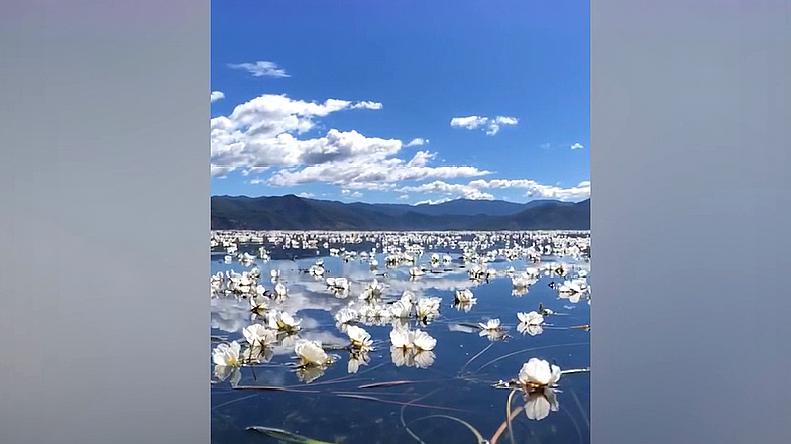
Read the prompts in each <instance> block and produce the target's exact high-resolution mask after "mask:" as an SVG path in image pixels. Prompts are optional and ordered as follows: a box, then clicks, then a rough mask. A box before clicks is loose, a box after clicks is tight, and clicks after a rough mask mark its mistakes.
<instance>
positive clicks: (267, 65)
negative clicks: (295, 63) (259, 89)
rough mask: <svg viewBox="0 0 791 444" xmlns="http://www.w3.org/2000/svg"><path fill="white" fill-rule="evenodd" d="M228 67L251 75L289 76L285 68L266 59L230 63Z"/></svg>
mask: <svg viewBox="0 0 791 444" xmlns="http://www.w3.org/2000/svg"><path fill="white" fill-rule="evenodd" d="M228 67H229V68H233V69H243V70H245V71H247V72H249V73H250V75H252V76H253V77H291V76H289V75H288V73H286V70H285V69H283V68H281V67H279V66H277V64H276V63H273V62H268V61H266V60H259V61H257V62H252V63H249V62H248V63H230V64H228Z"/></svg>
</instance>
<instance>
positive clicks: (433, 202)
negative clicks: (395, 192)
mask: <svg viewBox="0 0 791 444" xmlns="http://www.w3.org/2000/svg"><path fill="white" fill-rule="evenodd" d="M451 200H453V199H450V198H445V199H436V200H435V199H426V200H421V201H418V202H415V205H438V204H441V203H445V202H450V201H451Z"/></svg>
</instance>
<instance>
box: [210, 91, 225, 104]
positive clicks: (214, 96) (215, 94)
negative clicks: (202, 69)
mask: <svg viewBox="0 0 791 444" xmlns="http://www.w3.org/2000/svg"><path fill="white" fill-rule="evenodd" d="M224 98H225V93H223V92H222V91H212V92H211V103H214V102H216V101H218V100H222V99H224Z"/></svg>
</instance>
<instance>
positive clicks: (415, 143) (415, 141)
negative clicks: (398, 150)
mask: <svg viewBox="0 0 791 444" xmlns="http://www.w3.org/2000/svg"><path fill="white" fill-rule="evenodd" d="M428 143H429V140H428V139H424V138H422V137H415V138H414V139H412V140H410V141H409V143H407V144H406V145H405V146H407V147H411V146H423V145H428Z"/></svg>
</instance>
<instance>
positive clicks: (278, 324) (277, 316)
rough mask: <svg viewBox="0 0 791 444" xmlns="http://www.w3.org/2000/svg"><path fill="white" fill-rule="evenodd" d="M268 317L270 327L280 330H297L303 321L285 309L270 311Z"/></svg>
mask: <svg viewBox="0 0 791 444" xmlns="http://www.w3.org/2000/svg"><path fill="white" fill-rule="evenodd" d="M267 317H268V319H267V321H268V324H269V328H273V329H276V330H279V331H285V332H296V331H298V330H299V328H300V326H299V324H301V323H302V320H301V319H296V318H294V317H293V316H291V315H290V314H288V313H287V312H285V311H270V312H269V313H268V315H267Z"/></svg>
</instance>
